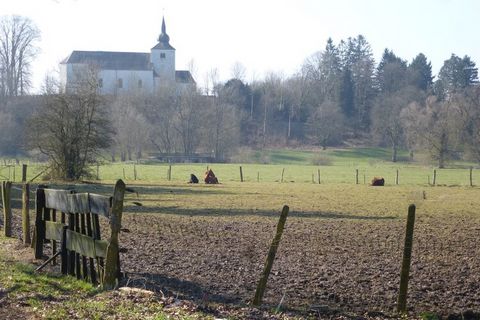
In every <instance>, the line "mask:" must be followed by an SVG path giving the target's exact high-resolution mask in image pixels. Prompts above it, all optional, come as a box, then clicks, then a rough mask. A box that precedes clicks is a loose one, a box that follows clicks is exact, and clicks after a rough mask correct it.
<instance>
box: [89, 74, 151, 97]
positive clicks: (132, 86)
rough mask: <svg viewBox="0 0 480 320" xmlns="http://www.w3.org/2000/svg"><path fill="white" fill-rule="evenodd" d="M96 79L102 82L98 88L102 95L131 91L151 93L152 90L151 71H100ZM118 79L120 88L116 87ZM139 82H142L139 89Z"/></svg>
mask: <svg viewBox="0 0 480 320" xmlns="http://www.w3.org/2000/svg"><path fill="white" fill-rule="evenodd" d="M98 78H99V79H102V82H103V85H102V87H101V88H100V93H102V94H122V93H128V92H131V91H132V90H145V91H147V92H152V91H153V88H154V84H153V72H152V71H151V70H141V71H140V70H101V71H100V73H99V75H98ZM119 79H122V82H123V85H122V88H119V87H118V82H119ZM139 80H141V81H142V87H141V88H139V85H138V81H139Z"/></svg>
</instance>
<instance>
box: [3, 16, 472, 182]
mask: <svg viewBox="0 0 480 320" xmlns="http://www.w3.org/2000/svg"><path fill="white" fill-rule="evenodd" d="M27 22H29V21H27ZM3 23H5V21H4V22H3ZM11 23H12V21H9V22H8V23H7V24H11ZM29 23H31V22H29ZM17 25H18V24H17ZM0 27H1V24H0ZM7 29H8V28H7ZM32 30H36V29H35V28H32ZM35 32H36V31H35ZM35 32H34V34H35V35H36V37H39V35H38V34H37V33H35ZM8 39H9V33H8V32H7V33H5V32H4V33H2V34H1V35H0V44H2V43H6V42H8ZM32 43H33V42H31V43H30V45H32ZM0 51H5V45H3V47H0ZM27 52H29V54H28V55H27V56H28V57H29V58H28V59H26V60H25V59H24V60H23V61H24V62H22V66H23V67H22V68H23V69H21V70H22V71H21V72H20V73H19V72H18V67H17V69H15V68H14V69H15V70H17V74H23V75H21V76H18V75H17V76H16V77H13V78H15V79H20V80H18V81H17V80H15V81H13V82H12V80H8V81H7V80H6V79H7V78H8V79H10V78H12V77H10V76H8V74H13V73H15V72H13V73H12V72H11V71H8V72H7V71H5V70H7V69H8V68H7V66H8V64H7V62H6V61H7V60H6V58H4V56H7V55H6V54H5V53H4V52H0V66H1V68H0V70H3V71H2V72H3V73H2V82H1V83H0V89H1V90H0V93H1V95H0V98H1V99H0V153H1V154H16V153H21V152H27V151H29V152H30V153H35V152H36V153H38V154H43V155H45V156H47V158H48V159H49V160H50V161H51V162H52V167H54V168H56V170H55V171H57V172H61V175H62V176H64V177H67V178H69V179H76V178H78V177H80V176H82V175H85V174H87V172H86V171H85V168H87V166H86V164H88V163H91V162H93V161H96V159H98V157H100V156H101V157H103V158H108V160H112V161H117V160H134V159H139V158H144V157H146V156H147V154H149V153H152V152H153V153H161V154H172V153H174V154H183V155H193V154H198V153H202V154H208V155H210V156H211V157H212V158H214V159H215V160H216V161H228V160H229V159H231V158H232V156H234V155H235V153H236V152H238V151H237V150H238V148H239V147H249V148H256V149H261V148H272V147H285V146H288V147H297V146H315V145H316V146H319V147H321V148H327V147H330V146H341V145H369V146H383V147H387V146H388V147H389V148H391V150H392V161H397V160H398V151H399V150H400V149H407V150H408V151H409V154H410V157H411V158H414V157H415V155H416V154H417V153H425V152H427V153H428V155H429V156H430V158H431V159H432V160H433V161H435V162H436V163H437V164H438V166H439V167H444V166H445V165H446V163H447V161H449V160H450V159H460V158H464V159H470V160H474V161H480V143H479V142H480V141H479V139H480V86H479V84H478V69H477V67H476V64H475V62H474V61H472V59H471V58H470V57H469V56H464V57H460V56H457V55H455V54H452V55H451V56H450V57H448V59H446V60H445V62H444V64H443V66H442V68H441V69H440V72H439V73H438V75H436V76H434V75H433V73H432V66H431V63H430V62H429V60H428V57H426V56H425V55H424V54H423V53H419V54H418V55H416V56H415V57H414V58H413V59H412V60H410V61H409V60H406V59H404V58H401V57H399V56H397V55H396V54H395V53H394V52H393V51H392V50H390V49H385V51H384V52H383V55H382V57H381V59H380V61H379V62H378V63H376V61H375V60H374V58H373V53H372V49H371V45H370V44H369V43H368V41H367V39H366V38H365V37H364V36H362V35H358V36H356V37H350V38H348V39H344V40H340V41H339V42H338V43H335V42H334V41H333V40H332V39H328V41H327V43H326V45H325V47H324V49H323V50H320V51H319V52H317V53H315V54H313V55H312V56H310V57H308V58H307V59H306V60H305V62H304V63H303V64H302V65H301V66H300V68H299V71H298V72H297V73H295V74H293V75H290V76H284V75H282V74H278V73H270V74H268V75H266V76H265V77H264V78H263V79H260V80H255V81H253V80H252V81H250V82H247V81H245V76H244V75H245V68H244V67H243V66H241V65H236V66H235V68H234V70H233V72H232V77H231V79H229V80H228V81H225V82H221V81H219V79H218V73H217V72H216V70H212V71H211V72H209V73H208V75H207V76H206V81H205V83H206V84H205V88H203V89H201V88H198V87H196V86H190V87H188V88H185V89H183V90H178V88H173V87H161V88H160V89H159V90H157V91H156V92H155V93H154V94H152V93H146V92H142V91H141V90H132V91H131V92H129V93H128V94H121V95H116V96H101V95H99V94H98V87H97V86H98V83H97V79H96V72H95V67H94V66H91V68H88V72H85V74H84V75H83V80H82V82H81V85H80V86H79V88H78V90H77V91H76V92H65V90H64V89H63V88H61V86H59V84H58V83H56V82H55V81H54V80H52V79H51V78H49V79H47V80H46V83H45V85H44V87H45V89H44V94H43V95H42V96H39V97H29V98H27V97H25V95H26V93H28V87H29V81H28V80H29V77H28V74H29V73H28V70H29V69H28V63H26V62H28V61H30V60H29V59H31V58H32V57H33V52H34V50H30V51H28V50H27ZM11 60H12V59H10V60H9V61H11ZM17 60H18V59H17ZM9 77H10V78H9ZM13 78H12V79H13ZM9 83H17V85H16V86H11V85H9ZM9 86H10V87H9ZM22 95H23V97H20V98H16V99H14V98H12V97H15V96H22ZM26 110H34V111H35V112H33V113H29V112H28V111H26ZM12 132H18V133H19V134H14V135H12V134H11V133H12ZM21 132H28V134H27V135H23V137H24V139H23V140H22V139H19V137H21V136H22V135H21V134H20V133H21ZM39 141H42V142H41V143H40V142H39ZM69 166H73V167H69ZM79 168H80V169H79Z"/></svg>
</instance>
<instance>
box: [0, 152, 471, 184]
mask: <svg viewBox="0 0 480 320" xmlns="http://www.w3.org/2000/svg"><path fill="white" fill-rule="evenodd" d="M240 158H242V160H243V162H239V163H229V164H218V163H215V164H192V163H187V164H172V165H171V166H172V172H171V180H172V181H184V182H186V181H188V180H189V177H190V174H191V173H193V174H195V175H196V176H197V177H198V178H202V177H203V174H204V172H205V170H206V168H207V166H208V167H209V168H211V169H213V171H214V172H215V174H216V175H217V177H218V178H219V180H220V182H232V181H240V169H239V167H240V166H242V169H243V177H244V181H249V182H257V180H258V181H260V182H279V181H281V179H282V172H284V175H283V182H289V183H292V182H295V183H312V182H313V183H318V170H320V181H321V183H322V184H337V183H347V184H352V183H355V182H356V170H358V182H359V184H364V183H365V184H368V183H369V182H370V181H371V179H372V178H373V177H383V178H385V180H386V184H387V185H393V184H395V179H396V172H397V170H398V172H399V184H400V185H428V183H429V182H430V183H433V170H434V169H435V167H434V166H432V165H424V164H422V163H419V162H408V161H406V159H407V158H408V155H407V154H406V152H400V153H399V159H400V161H399V162H397V163H393V162H391V161H389V159H390V150H388V149H381V148H355V149H328V150H321V151H318V152H313V151H298V150H267V151H247V152H245V154H243V156H242V157H240ZM134 167H135V169H136V172H137V179H136V180H137V181H136V182H138V183H151V184H158V183H164V182H166V181H167V180H168V179H167V177H168V170H169V164H166V163H158V162H146V163H145V162H141V163H140V164H134V163H133V162H116V163H105V164H102V165H100V166H99V170H98V173H99V179H100V180H102V181H105V182H113V181H115V180H116V179H124V180H126V181H127V182H130V183H132V182H135V175H134ZM470 167H475V164H474V163H468V162H451V163H449V167H448V168H447V169H436V171H437V172H436V175H437V176H436V184H437V185H447V186H452V185H453V186H454V185H459V186H461V185H469V184H470V178H469V177H470V172H469V168H470ZM44 168H45V165H42V164H36V163H29V171H28V179H32V178H34V177H35V176H37V175H38V174H39V173H41V171H42V170H43V169H44ZM14 172H15V173H14ZM92 173H93V176H94V178H96V173H97V168H96V166H95V167H92ZM20 176H21V166H20V165H17V166H13V167H5V166H0V180H7V179H9V180H14V181H19V180H20ZM14 178H15V179H14ZM40 178H41V177H38V178H37V179H36V180H35V181H39V180H40ZM473 181H474V184H475V183H476V181H480V171H477V170H474V171H473ZM479 184H480V182H479Z"/></svg>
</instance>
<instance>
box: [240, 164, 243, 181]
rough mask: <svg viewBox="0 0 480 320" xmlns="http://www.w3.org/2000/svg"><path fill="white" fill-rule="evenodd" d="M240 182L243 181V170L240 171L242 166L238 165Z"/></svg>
mask: <svg viewBox="0 0 480 320" xmlns="http://www.w3.org/2000/svg"><path fill="white" fill-rule="evenodd" d="M240 182H243V171H242V166H240Z"/></svg>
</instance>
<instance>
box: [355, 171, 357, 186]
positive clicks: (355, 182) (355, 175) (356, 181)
mask: <svg viewBox="0 0 480 320" xmlns="http://www.w3.org/2000/svg"><path fill="white" fill-rule="evenodd" d="M355 184H358V169H355Z"/></svg>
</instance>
